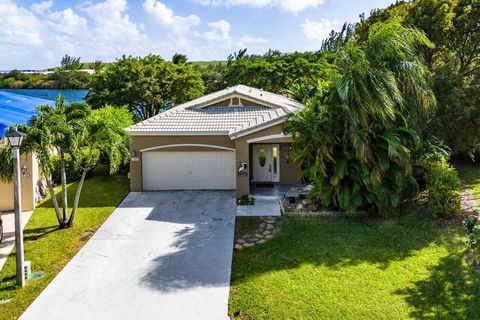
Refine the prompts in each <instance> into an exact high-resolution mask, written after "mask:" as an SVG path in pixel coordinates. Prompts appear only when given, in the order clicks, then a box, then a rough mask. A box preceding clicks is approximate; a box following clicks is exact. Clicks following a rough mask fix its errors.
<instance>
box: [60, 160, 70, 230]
mask: <svg viewBox="0 0 480 320" xmlns="http://www.w3.org/2000/svg"><path fill="white" fill-rule="evenodd" d="M60 175H61V183H62V205H63V206H62V213H63V223H62V225H65V224H66V223H67V213H68V195H67V173H66V170H65V153H64V152H63V151H60Z"/></svg>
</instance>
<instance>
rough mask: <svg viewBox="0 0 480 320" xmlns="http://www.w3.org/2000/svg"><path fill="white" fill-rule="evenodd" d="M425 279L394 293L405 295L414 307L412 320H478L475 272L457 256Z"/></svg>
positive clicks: (478, 290) (479, 285) (443, 261)
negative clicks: (413, 319)
mask: <svg viewBox="0 0 480 320" xmlns="http://www.w3.org/2000/svg"><path fill="white" fill-rule="evenodd" d="M430 271H431V275H430V277H429V278H428V279H425V280H422V281H418V282H416V283H415V284H414V287H412V288H408V289H406V290H403V291H399V292H395V293H396V294H400V295H403V296H405V300H406V301H407V303H408V304H409V305H410V306H412V307H414V308H415V310H414V311H412V312H411V314H410V315H411V316H412V317H413V318H415V319H422V320H430V319H431V320H434V319H445V320H447V319H478V317H479V311H480V282H479V277H478V271H476V272H475V271H473V269H472V268H471V267H469V266H466V265H465V263H464V257H463V256H461V255H450V256H447V257H445V258H443V259H441V261H440V263H439V264H438V265H437V266H435V267H433V268H431V270H430Z"/></svg>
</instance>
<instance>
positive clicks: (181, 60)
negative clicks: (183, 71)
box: [172, 53, 188, 64]
mask: <svg viewBox="0 0 480 320" xmlns="http://www.w3.org/2000/svg"><path fill="white" fill-rule="evenodd" d="M187 61H188V58H187V56H186V55H184V54H181V53H175V54H174V55H173V56H172V62H173V64H185V63H187Z"/></svg>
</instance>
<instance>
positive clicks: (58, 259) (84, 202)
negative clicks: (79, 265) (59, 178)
mask: <svg viewBox="0 0 480 320" xmlns="http://www.w3.org/2000/svg"><path fill="white" fill-rule="evenodd" d="M75 190H76V184H74V185H69V187H68V193H69V200H73V197H74V192H75ZM128 190H129V187H128V180H127V178H126V177H123V176H109V175H108V174H107V172H106V171H105V170H104V168H100V169H99V170H97V171H96V172H95V174H94V176H93V177H92V178H90V179H88V180H86V181H85V184H84V186H83V191H82V197H81V200H80V206H79V210H78V212H77V216H76V218H75V222H74V226H73V227H72V228H70V229H58V228H57V221H56V217H55V213H54V211H53V207H52V202H51V200H49V199H47V200H46V201H45V202H43V203H42V204H41V205H40V206H39V207H37V208H36V209H35V211H34V213H33V215H32V217H31V219H30V221H29V222H28V224H27V226H26V228H25V230H24V241H25V245H24V246H25V259H26V260H29V261H31V264H32V270H33V271H40V270H42V271H45V278H43V279H40V280H35V281H31V282H27V285H26V286H25V287H24V288H23V289H19V288H18V287H17V286H16V280H15V279H16V278H15V252H13V253H12V254H11V255H10V256H9V258H8V260H7V262H6V264H5V266H4V268H3V269H2V270H1V271H0V300H6V299H11V300H10V301H9V302H8V303H0V319H16V318H18V317H19V316H20V315H21V314H22V313H23V311H25V309H26V308H27V307H28V306H29V305H30V304H31V303H32V302H33V300H34V299H35V298H36V297H37V296H38V295H39V294H40V293H41V292H42V291H43V289H45V287H46V286H47V285H48V284H49V283H50V281H52V280H53V278H54V277H55V276H56V275H57V274H58V272H60V270H62V268H63V267H64V266H65V265H66V264H67V263H68V261H70V259H72V258H73V256H74V255H75V254H76V253H77V252H78V250H80V248H81V247H82V246H83V245H84V244H85V241H82V240H80V239H79V238H80V237H81V236H82V235H83V234H84V233H85V232H88V231H91V232H94V231H95V230H97V229H98V228H99V227H100V226H101V225H102V223H103V222H104V221H105V220H106V219H107V218H108V217H109V216H110V214H111V213H112V212H113V210H114V209H115V207H116V206H117V205H118V204H119V203H120V202H121V201H122V200H123V198H124V197H125V196H126V195H127V194H128ZM58 198H60V197H58Z"/></svg>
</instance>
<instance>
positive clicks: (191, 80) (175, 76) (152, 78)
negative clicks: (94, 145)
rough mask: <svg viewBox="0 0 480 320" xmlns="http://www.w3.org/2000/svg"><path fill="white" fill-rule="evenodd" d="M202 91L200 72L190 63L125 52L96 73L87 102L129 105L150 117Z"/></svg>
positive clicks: (97, 105)
mask: <svg viewBox="0 0 480 320" xmlns="http://www.w3.org/2000/svg"><path fill="white" fill-rule="evenodd" d="M203 92H204V85H203V82H202V78H201V75H200V73H199V72H198V71H196V70H194V68H193V67H192V66H191V65H190V64H178V65H175V64H173V63H172V62H167V61H164V60H163V59H162V58H161V57H159V56H157V55H148V56H145V57H143V58H135V57H131V56H123V57H122V58H121V59H119V60H118V61H116V62H114V63H111V64H109V65H107V66H105V68H104V69H103V70H102V72H99V73H96V74H95V75H94V76H93V78H92V82H91V87H90V92H89V93H88V95H87V102H88V103H90V104H91V105H92V107H93V108H101V107H103V106H104V105H105V104H112V105H116V106H123V105H127V106H128V107H129V109H130V111H131V112H132V113H133V114H134V116H135V117H136V118H139V119H147V118H149V117H152V116H154V115H156V114H157V113H158V112H159V111H162V110H165V109H168V108H170V107H172V106H174V105H176V104H179V103H182V102H186V101H188V100H191V99H195V98H198V97H200V96H202V95H203Z"/></svg>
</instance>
